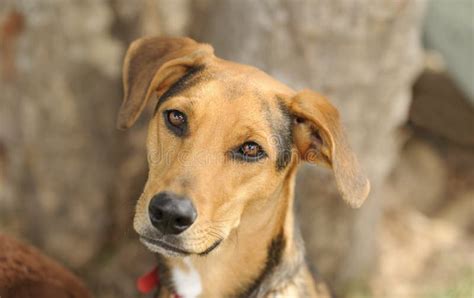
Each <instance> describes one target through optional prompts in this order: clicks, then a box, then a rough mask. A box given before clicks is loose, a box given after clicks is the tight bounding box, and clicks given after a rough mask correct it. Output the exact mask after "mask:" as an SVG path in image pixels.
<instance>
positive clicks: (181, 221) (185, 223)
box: [174, 217, 191, 228]
mask: <svg viewBox="0 0 474 298" xmlns="http://www.w3.org/2000/svg"><path fill="white" fill-rule="evenodd" d="M174 225H175V226H176V227H178V228H187V227H189V226H190V225H191V220H190V219H189V218H186V217H177V218H175V220H174Z"/></svg>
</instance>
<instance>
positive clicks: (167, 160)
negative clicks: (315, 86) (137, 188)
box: [118, 38, 369, 297]
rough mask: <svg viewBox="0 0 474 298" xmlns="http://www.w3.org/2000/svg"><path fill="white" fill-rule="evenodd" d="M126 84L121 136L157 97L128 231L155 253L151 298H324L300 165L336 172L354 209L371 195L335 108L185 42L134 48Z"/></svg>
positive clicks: (154, 41)
mask: <svg viewBox="0 0 474 298" xmlns="http://www.w3.org/2000/svg"><path fill="white" fill-rule="evenodd" d="M123 83H124V91H125V98H124V102H123V104H122V107H121V110H120V113H119V118H118V126H119V127H120V128H122V129H124V128H129V127H130V126H132V125H133V123H134V122H135V120H136V119H137V118H138V116H139V115H140V113H141V112H142V111H143V109H144V108H145V106H146V104H147V102H148V101H149V99H150V98H151V97H153V96H155V95H156V96H157V97H158V103H157V106H156V110H155V114H154V116H153V118H152V120H151V121H150V124H149V128H148V138H147V150H148V162H149V176H148V181H147V183H146V185H145V189H144V191H143V194H142V195H141V197H140V199H139V200H138V203H137V206H136V214H135V220H134V227H135V230H136V231H137V232H138V234H139V235H140V240H141V241H142V242H143V243H144V244H145V245H146V246H147V247H148V248H149V249H150V250H152V251H154V252H156V253H158V254H159V255H160V258H159V259H160V264H159V271H160V277H161V279H162V284H161V285H162V286H161V287H160V291H159V297H173V296H176V295H177V296H180V297H198V296H199V297H268V296H272V297H273V296H278V297H280V296H281V297H326V296H327V295H328V294H327V293H325V291H324V290H321V288H319V289H318V287H316V286H315V283H314V282H313V279H312V277H311V274H310V272H309V270H308V268H307V266H306V264H305V262H304V251H303V246H302V243H301V240H300V239H301V237H300V234H299V232H298V228H297V227H296V226H295V220H294V216H293V197H294V196H293V190H294V178H295V173H296V168H297V165H298V163H299V161H300V160H305V161H308V162H311V163H316V164H320V165H325V166H328V167H330V168H332V170H333V171H334V176H335V179H336V183H337V186H338V188H339V190H340V192H341V195H342V197H343V198H344V199H345V200H346V201H347V202H348V203H349V204H350V205H352V206H355V207H358V206H360V205H361V204H362V202H363V201H364V199H365V198H366V196H367V195H368V192H369V182H368V180H367V179H366V177H365V176H364V175H363V174H362V172H361V170H360V168H359V165H358V163H357V160H356V158H355V156H354V154H353V153H352V151H351V149H350V148H349V145H348V142H347V140H346V137H345V135H344V133H343V129H342V127H341V123H340V121H339V115H338V112H337V110H336V109H335V108H334V107H333V106H332V105H331V104H330V103H329V102H328V101H327V100H326V99H325V98H324V97H322V96H321V95H319V94H317V93H315V92H313V91H309V90H305V91H302V92H300V93H297V92H295V91H293V90H292V89H291V88H289V87H287V86H285V85H284V84H282V83H280V82H278V81H276V80H275V79H273V78H271V77H270V76H269V75H267V74H266V73H264V72H262V71H260V70H258V69H256V68H253V67H250V66H247V65H241V64H236V63H233V62H230V61H226V60H223V59H220V58H217V57H216V56H214V54H213V49H212V47H211V46H209V45H207V44H201V43H197V42H195V41H193V40H191V39H189V38H143V39H139V40H137V41H135V42H134V43H133V44H132V45H131V46H130V48H129V49H128V52H127V55H126V57H125V62H124V68H123Z"/></svg>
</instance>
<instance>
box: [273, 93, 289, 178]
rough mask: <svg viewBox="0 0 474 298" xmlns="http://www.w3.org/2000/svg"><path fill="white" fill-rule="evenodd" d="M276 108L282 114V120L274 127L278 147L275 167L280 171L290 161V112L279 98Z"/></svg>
mask: <svg viewBox="0 0 474 298" xmlns="http://www.w3.org/2000/svg"><path fill="white" fill-rule="evenodd" d="M278 108H279V109H280V112H281V115H282V121H281V122H280V123H278V125H277V126H276V127H275V128H274V130H275V132H274V133H275V135H276V136H278V140H277V144H276V145H277V149H278V156H277V159H276V167H277V170H278V171H281V170H283V169H285V168H286V166H288V164H289V163H290V161H291V155H292V150H291V149H292V146H293V135H292V130H291V122H292V119H291V114H290V111H289V109H288V107H287V106H286V105H285V104H284V103H283V101H282V100H281V99H278Z"/></svg>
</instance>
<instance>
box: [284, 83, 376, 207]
mask: <svg viewBox="0 0 474 298" xmlns="http://www.w3.org/2000/svg"><path fill="white" fill-rule="evenodd" d="M289 107H290V110H291V111H292V113H293V115H294V117H295V121H294V124H293V138H294V142H295V145H296V147H297V149H298V152H299V154H300V156H301V158H302V159H303V160H306V161H308V162H311V163H316V164H321V165H325V166H329V167H330V168H332V170H333V172H334V176H335V178H336V184H337V187H338V189H339V192H340V193H341V195H342V197H343V199H344V200H345V201H346V202H348V203H349V204H350V205H351V206H352V207H360V205H362V203H363V202H364V200H365V199H366V197H367V195H368V194H369V190H370V183H369V180H368V179H367V178H366V177H365V175H364V174H363V173H362V170H361V169H360V166H359V163H358V161H357V159H356V157H355V155H354V153H353V152H352V150H351V148H350V146H349V143H348V141H347V138H346V136H345V134H344V131H343V127H342V125H341V123H340V120H339V112H338V111H337V109H336V108H335V107H334V106H333V105H332V104H331V103H330V102H329V101H328V100H327V99H326V98H324V97H323V96H321V95H319V94H318V93H316V92H313V91H311V90H303V91H302V92H300V93H298V94H297V95H296V96H294V97H293V98H292V99H291V100H290V102H289Z"/></svg>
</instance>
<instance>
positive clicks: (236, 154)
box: [232, 141, 267, 162]
mask: <svg viewBox="0 0 474 298" xmlns="http://www.w3.org/2000/svg"><path fill="white" fill-rule="evenodd" d="M266 156H267V154H266V153H265V151H263V149H262V147H261V146H260V145H259V144H257V143H255V142H252V141H250V142H245V143H243V144H242V145H240V146H239V147H238V148H236V149H234V150H233V151H232V157H233V158H235V159H239V160H243V161H248V162H254V161H259V160H261V159H262V158H264V157H266Z"/></svg>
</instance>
